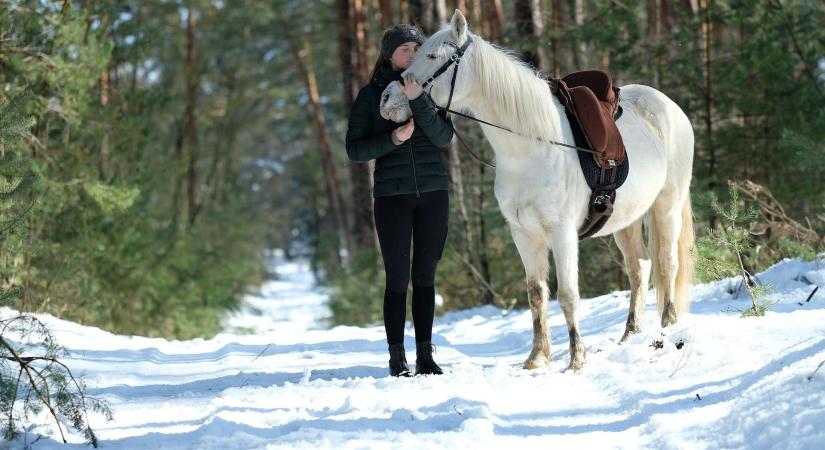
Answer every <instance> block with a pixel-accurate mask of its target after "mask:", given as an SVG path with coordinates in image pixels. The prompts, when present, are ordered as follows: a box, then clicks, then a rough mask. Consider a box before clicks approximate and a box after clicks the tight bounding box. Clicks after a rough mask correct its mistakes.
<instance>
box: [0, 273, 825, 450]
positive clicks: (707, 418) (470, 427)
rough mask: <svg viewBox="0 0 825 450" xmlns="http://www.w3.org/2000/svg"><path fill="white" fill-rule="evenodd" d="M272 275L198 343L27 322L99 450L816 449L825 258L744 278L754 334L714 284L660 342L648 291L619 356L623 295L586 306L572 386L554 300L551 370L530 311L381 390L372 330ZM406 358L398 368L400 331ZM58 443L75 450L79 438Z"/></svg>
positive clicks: (477, 312)
mask: <svg viewBox="0 0 825 450" xmlns="http://www.w3.org/2000/svg"><path fill="white" fill-rule="evenodd" d="M276 259H277V263H276V264H275V268H276V271H277V273H278V278H279V280H278V281H271V282H268V283H266V284H265V285H263V286H262V287H261V289H260V292H257V293H256V294H255V295H250V296H248V298H247V299H246V300H245V303H244V307H243V308H242V309H241V310H240V311H238V312H237V313H234V315H233V316H232V317H230V318H228V319H227V321H226V329H225V332H223V333H221V334H219V335H217V336H216V337H215V338H213V339H209V340H204V339H194V340H190V341H170V340H165V339H157V338H156V339H150V338H144V337H136V336H117V335H113V334H110V333H107V332H105V331H102V330H99V329H96V328H92V327H87V326H81V325H78V324H74V323H71V322H67V321H63V320H60V319H57V318H54V317H51V316H47V315H43V316H38V317H40V318H41V319H42V320H43V321H45V322H46V323H47V324H48V325H49V326H50V327H51V328H52V329H53V330H54V331H55V333H56V335H57V338H58V341H59V342H60V343H61V344H62V345H64V346H66V347H67V348H68V349H69V350H70V352H71V353H70V357H69V358H67V359H66V362H67V364H68V365H69V367H71V368H72V370H73V371H74V372H75V373H82V374H83V377H84V380H85V381H86V383H87V385H88V386H89V393H90V394H91V395H93V396H96V397H99V398H103V399H105V400H107V401H108V402H109V404H110V405H111V407H112V408H113V410H114V416H115V420H114V421H112V422H106V421H105V420H104V419H103V418H102V417H98V416H92V425H93V428H94V429H95V430H96V432H97V434H98V437H99V438H100V439H101V448H110V449H149V448H163V449H190V448H191V449H258V448H266V449H280V448H283V449H313V450H315V449H321V448H335V449H339V448H340V449H355V448H358V449H361V448H374V449H386V448H415V449H435V448H450V449H453V448H473V449H476V448H504V447H506V446H518V448H539V447H541V448H599V449H611V448H621V449H628V448H644V449H721V448H724V449H783V450H784V449H823V448H825V367H823V368H821V369H819V371H817V372H815V370H816V368H817V365H818V364H819V363H820V362H822V361H823V360H825V289H820V290H819V292H817V294H816V295H814V296H813V297H812V298H811V300H810V301H809V302H805V299H806V298H807V297H808V295H809V294H810V293H811V292H812V291H813V289H814V288H815V287H816V286H820V287H821V286H822V285H823V284H825V261H823V260H820V261H818V262H805V261H801V260H797V259H794V260H784V261H782V262H779V263H778V264H776V265H775V266H773V267H772V268H770V269H768V270H767V271H765V272H763V273H761V274H759V275H758V277H759V279H760V280H761V281H762V282H765V283H771V284H773V285H774V291H773V293H772V294H770V295H769V297H768V298H769V299H770V300H771V301H772V302H777V303H776V304H775V305H774V306H773V307H772V308H771V309H770V310H769V311H768V312H767V314H766V315H765V316H764V317H759V318H741V317H740V316H739V313H738V311H739V310H743V309H746V308H747V307H748V305H749V302H750V301H749V300H748V298H747V296H746V294H745V293H744V292H743V291H742V290H741V289H740V290H737V288H736V287H737V284H736V280H734V279H728V280H722V281H720V282H716V283H711V284H702V285H696V286H694V287H693V290H692V297H693V301H692V306H691V313H690V314H688V315H687V316H685V317H683V318H681V319H680V321H679V323H678V324H677V325H675V326H673V327H670V328H667V329H662V328H661V327H659V326H658V325H657V322H658V321H657V319H656V306H655V297H654V296H653V295H652V293H651V295H649V296H648V304H647V308H646V316H645V331H644V332H643V333H641V334H638V335H636V336H634V337H633V338H632V339H631V340H630V341H629V342H628V343H625V344H623V345H619V344H618V343H617V340H618V338H619V337H620V336H621V334H622V332H623V330H624V323H625V320H626V315H627V307H628V297H629V294H628V292H626V291H624V292H614V293H610V294H607V295H603V296H600V297H597V298H593V299H584V300H582V302H581V307H580V321H581V332H582V337H583V339H584V341H585V344H586V345H587V349H588V353H587V362H586V363H585V367H584V369H583V370H581V371H580V372H578V373H574V372H569V371H565V368H566V366H567V364H568V356H569V352H568V342H567V329H566V326H565V324H564V318H563V316H562V314H561V312H560V310H559V306H558V303H557V302H552V303H551V306H550V311H549V324H550V326H551V331H552V337H551V342H552V345H553V347H552V361H551V364H550V365H549V366H548V367H546V368H544V369H539V370H535V371H525V370H522V369H521V363H522V362H523V360H524V359H525V358H526V356H527V354H528V353H529V350H530V345H531V339H532V328H531V327H532V320H531V319H530V312H529V311H526V310H515V311H512V312H510V313H508V314H504V313H503V312H502V310H499V309H497V308H494V307H490V306H488V307H482V308H475V309H471V310H466V311H461V312H454V313H450V314H446V315H444V316H442V317H438V318H436V323H435V326H434V335H433V342H434V343H435V345H436V346H437V350H436V354H435V357H436V360H437V361H438V362H439V363H440V364H441V365H442V367H444V368H445V369H446V370H447V372H448V373H447V374H445V375H443V376H436V377H415V378H411V379H394V378H390V377H388V376H387V358H388V355H387V352H386V344H385V337H384V330H383V326H381V325H378V326H371V327H363V328H362V327H348V326H338V327H334V328H331V329H327V328H326V326H325V323H327V322H328V318H329V315H330V312H329V309H328V308H327V306H326V301H327V298H328V291H326V290H324V289H323V288H321V287H319V286H316V285H315V283H314V281H313V279H312V276H311V275H310V272H309V269H308V267H307V264H306V263H304V262H286V261H284V260H283V259H282V258H280V257H278V258H276ZM376 301H380V299H376ZM14 313H15V312H14V311H12V310H10V309H8V308H4V309H0V315H2V316H3V317H8V316H9V315H11V314H14ZM657 340H658V341H661V342H662V345H661V348H655V347H656V346H654V345H653V343H654V341H657ZM677 344H683V345H680V347H681V349H679V348H677ZM406 345H407V350H408V352H410V353H408V359H409V360H410V362H411V363H413V362H414V359H415V351H414V348H415V347H414V345H415V344H414V334H413V328H412V324H411V323H409V322H408V324H407V330H406ZM35 423H36V426H34V427H32V428H31V429H30V430H29V432H28V433H27V434H26V435H25V436H22V437H20V438H18V439H17V440H15V441H13V442H11V443H6V445H8V446H9V448H22V447H23V446H24V445H25V444H26V443H31V442H32V441H34V440H36V439H38V437H40V439H39V440H38V441H37V442H36V443H35V444H34V445H33V447H32V448H40V449H63V448H66V446H64V445H63V444H62V443H60V439H59V434H58V432H57V430H56V428H55V427H54V425H53V424H52V423H51V422H49V421H48V418H47V417H46V416H44V415H41V416H37V417H36V418H35ZM69 439H70V445H69V446H68V447H70V448H71V447H81V446H84V444H83V439H82V436H81V435H80V434H78V433H76V432H72V433H70V434H69ZM0 447H2V445H0ZM513 448H514V447H513Z"/></svg>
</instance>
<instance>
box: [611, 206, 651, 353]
mask: <svg viewBox="0 0 825 450" xmlns="http://www.w3.org/2000/svg"><path fill="white" fill-rule="evenodd" d="M642 220H643V219H642V218H639V220H637V221H636V222H634V223H633V224H631V225H630V226H629V227H627V228H625V229H623V230H620V231H618V232H616V233H615V234H614V235H613V236H614V237H615V238H616V244H617V245H618V246H619V250H621V252H622V255H623V256H624V265H625V268H626V269H627V276H628V278H629V279H630V310H629V311H628V313H627V325H626V326H625V329H624V334H623V335H622V339H621V340H620V341H619V343H623V342H625V341H627V339H628V338H629V337H630V335H631V334H635V333H638V332H640V331H642V322H643V319H644V314H645V297H646V295H647V286H648V280H649V277H650V256H648V254H647V248H645V242H644V236H643V235H642Z"/></svg>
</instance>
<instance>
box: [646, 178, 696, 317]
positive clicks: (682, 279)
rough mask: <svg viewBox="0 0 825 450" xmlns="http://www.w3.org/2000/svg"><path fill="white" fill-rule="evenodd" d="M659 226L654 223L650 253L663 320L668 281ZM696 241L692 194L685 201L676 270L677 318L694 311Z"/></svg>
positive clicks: (651, 225)
mask: <svg viewBox="0 0 825 450" xmlns="http://www.w3.org/2000/svg"><path fill="white" fill-rule="evenodd" d="M655 224H656V221H655V220H651V221H650V245H649V246H648V247H649V250H650V260H651V267H652V270H651V272H652V278H653V286H654V287H655V288H656V297H657V302H656V307H657V309H658V311H659V316H661V315H662V309H663V308H664V299H665V290H666V289H667V283H668V281H667V280H666V279H665V278H664V274H663V273H662V271H661V269H660V267H661V263H660V261H659V250H660V246H661V245H662V244H665V243H663V242H661V236H660V235H659V234H660V232H659V231H658V230H657V227H656V225H655ZM694 241H695V236H694V233H693V208H692V207H691V204H690V194H688V195H687V197H685V203H684V204H683V205H682V220H681V230H680V231H679V238H678V240H677V242H676V244H677V245H676V251H677V257H678V264H679V265H678V267H677V269H676V282H675V285H674V291H673V295H674V298H673V306H674V307H675V308H676V316H677V317H678V316H680V315H681V314H682V313H684V312H687V311H688V309H689V308H690V284H691V282H692V281H693V267H694V263H695V259H696V255H695V251H694V244H695V242H694ZM665 245H667V244H665Z"/></svg>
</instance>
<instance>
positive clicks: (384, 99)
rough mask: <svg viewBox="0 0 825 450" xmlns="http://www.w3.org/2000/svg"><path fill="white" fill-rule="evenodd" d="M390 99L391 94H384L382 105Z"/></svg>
mask: <svg viewBox="0 0 825 450" xmlns="http://www.w3.org/2000/svg"><path fill="white" fill-rule="evenodd" d="M389 99H390V94H384V98H382V99H381V103H387V100H389Z"/></svg>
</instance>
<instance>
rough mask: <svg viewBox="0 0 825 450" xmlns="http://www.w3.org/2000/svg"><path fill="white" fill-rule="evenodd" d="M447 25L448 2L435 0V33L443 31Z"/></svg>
mask: <svg viewBox="0 0 825 450" xmlns="http://www.w3.org/2000/svg"><path fill="white" fill-rule="evenodd" d="M446 23H447V2H446V0H433V32H436V31H438V30H440V29H441V27H442V26H444V25H445V24H446Z"/></svg>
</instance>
